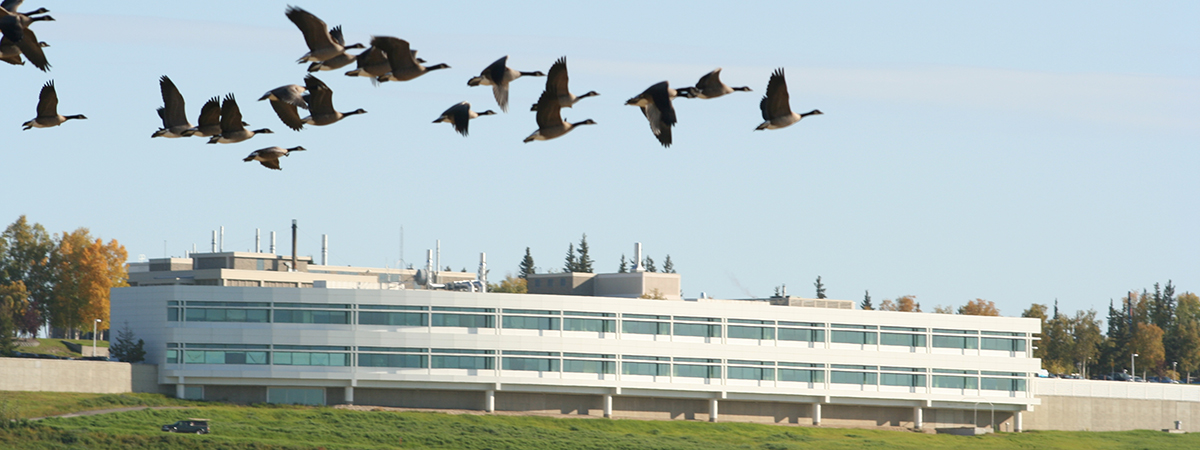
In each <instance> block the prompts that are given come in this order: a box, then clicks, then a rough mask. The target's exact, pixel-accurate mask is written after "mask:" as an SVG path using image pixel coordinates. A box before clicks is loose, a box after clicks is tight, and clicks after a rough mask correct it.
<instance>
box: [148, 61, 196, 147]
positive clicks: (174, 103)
mask: <svg viewBox="0 0 1200 450" xmlns="http://www.w3.org/2000/svg"><path fill="white" fill-rule="evenodd" d="M158 87H159V89H161V90H162V98H163V106H162V107H161V108H158V117H160V118H162V122H163V126H162V128H159V129H158V131H155V132H154V134H151V135H150V137H151V138H156V137H166V138H178V137H183V133H184V132H186V131H187V130H190V129H192V124H190V123H188V120H187V111H186V110H185V109H184V106H183V105H184V103H183V94H180V93H179V88H176V87H175V83H173V82H171V79H170V78H167V76H166V75H163V76H162V77H161V78H159V79H158Z"/></svg>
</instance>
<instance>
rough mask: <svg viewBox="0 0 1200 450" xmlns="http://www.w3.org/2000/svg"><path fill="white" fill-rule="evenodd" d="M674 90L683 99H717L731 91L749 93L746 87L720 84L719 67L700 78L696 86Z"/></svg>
mask: <svg viewBox="0 0 1200 450" xmlns="http://www.w3.org/2000/svg"><path fill="white" fill-rule="evenodd" d="M676 90H677V91H678V92H679V96H680V97H684V98H717V97H720V96H722V95H725V94H729V93H732V92H733V91H745V92H750V88H749V87H746V86H742V87H729V85H728V84H725V83H722V82H721V68H720V67H718V68H717V70H714V71H712V72H709V73H707V74H705V75H704V76H702V77H700V81H697V82H696V86H694V87H685V88H679V89H676Z"/></svg>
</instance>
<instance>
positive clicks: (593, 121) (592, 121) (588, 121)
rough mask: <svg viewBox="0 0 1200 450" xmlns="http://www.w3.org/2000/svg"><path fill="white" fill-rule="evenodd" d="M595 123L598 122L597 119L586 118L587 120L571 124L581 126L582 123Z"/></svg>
mask: <svg viewBox="0 0 1200 450" xmlns="http://www.w3.org/2000/svg"><path fill="white" fill-rule="evenodd" d="M595 124H596V121H595V120H592V119H588V120H585V121H583V122H575V123H573V124H571V126H573V127H577V126H580V125H595Z"/></svg>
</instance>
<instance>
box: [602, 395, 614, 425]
mask: <svg viewBox="0 0 1200 450" xmlns="http://www.w3.org/2000/svg"><path fill="white" fill-rule="evenodd" d="M604 417H605V418H608V419H611V418H612V394H604Z"/></svg>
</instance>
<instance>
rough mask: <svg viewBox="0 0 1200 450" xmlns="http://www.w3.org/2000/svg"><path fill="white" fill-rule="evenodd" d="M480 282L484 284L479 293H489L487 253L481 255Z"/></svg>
mask: <svg viewBox="0 0 1200 450" xmlns="http://www.w3.org/2000/svg"><path fill="white" fill-rule="evenodd" d="M479 281H480V282H482V283H483V287H482V288H480V290H479V292H487V289H488V288H487V253H482V252H480V253H479Z"/></svg>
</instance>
